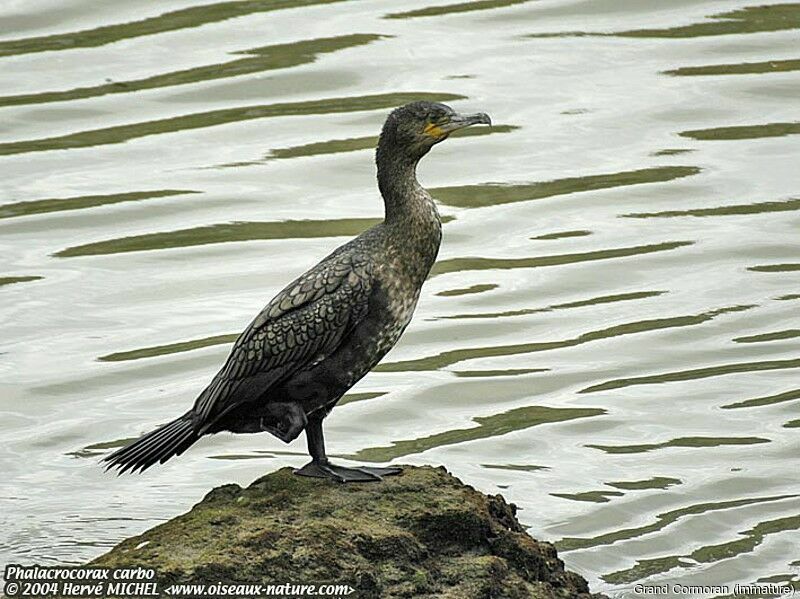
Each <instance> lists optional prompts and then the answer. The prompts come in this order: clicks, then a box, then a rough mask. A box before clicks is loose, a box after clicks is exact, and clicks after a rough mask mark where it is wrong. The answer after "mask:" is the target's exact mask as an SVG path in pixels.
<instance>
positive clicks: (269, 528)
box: [90, 466, 599, 599]
mask: <svg viewBox="0 0 800 599" xmlns="http://www.w3.org/2000/svg"><path fill="white" fill-rule="evenodd" d="M515 511H516V510H515V507H514V506H513V505H509V504H507V503H506V502H505V500H504V499H503V498H502V497H501V496H500V495H496V496H486V495H484V494H482V493H479V492H478V491H476V490H475V489H473V488H472V487H469V486H466V485H464V484H462V483H461V482H460V481H459V480H458V479H456V478H455V477H453V476H451V475H450V474H448V473H447V471H446V470H445V469H444V468H432V467H413V466H406V467H405V468H404V471H403V473H402V474H401V475H399V476H393V477H387V478H386V479H385V480H384V481H383V482H381V483H375V484H350V485H339V484H336V483H331V482H327V481H320V480H317V479H309V478H302V477H299V476H294V475H293V474H292V472H291V470H290V469H289V468H283V469H281V470H278V471H277V472H273V473H272V474H268V475H266V476H264V477H262V478H259V479H258V480H256V481H255V482H253V483H252V484H251V485H250V486H249V487H247V488H246V489H243V488H241V487H239V486H238V485H225V486H222V487H218V488H216V489H214V490H213V491H211V492H210V493H209V494H208V495H207V496H206V497H205V498H204V499H203V500H202V501H201V502H200V503H198V504H197V505H195V506H194V508H192V510H191V511H190V512H188V513H186V514H183V515H181V516H178V517H176V518H174V519H172V520H170V521H168V522H166V523H164V524H161V525H160V526H157V527H155V528H153V529H151V530H149V531H147V532H145V533H144V534H142V535H140V536H137V537H133V538H130V539H127V540H125V541H123V542H122V543H120V544H119V545H118V546H117V547H115V548H114V549H113V550H111V551H110V552H109V553H107V554H105V555H102V556H101V557H99V558H97V559H96V560H94V561H93V562H92V563H91V564H90V565H92V566H106V567H128V566H143V567H151V568H155V569H156V571H157V572H158V575H159V581H160V589H164V588H166V587H168V586H169V585H171V584H179V583H194V584H203V583H206V584H213V583H223V584H247V583H257V584H266V585H268V584H283V583H294V584H347V585H350V586H351V587H353V588H354V589H355V592H354V593H352V594H351V595H349V596H350V597H358V598H365V599H373V598H374V599H394V598H400V597H408V598H419V599H425V598H434V597H436V598H447V599H472V598H479V597H480V598H487V599H488V598H498V599H517V598H519V599H522V598H555V597H575V598H588V597H590V596H592V595H590V594H589V589H588V586H587V584H586V581H585V580H584V579H583V578H581V577H580V576H579V575H577V574H574V573H572V572H567V571H565V570H564V567H563V563H562V562H561V560H559V559H558V557H557V556H556V551H555V549H554V547H553V546H552V545H551V544H549V543H542V542H538V541H535V540H534V539H532V538H531V537H530V536H528V535H527V534H526V533H525V532H524V530H523V529H522V527H521V526H520V524H519V522H518V521H517V519H516V517H515ZM594 597H599V595H594Z"/></svg>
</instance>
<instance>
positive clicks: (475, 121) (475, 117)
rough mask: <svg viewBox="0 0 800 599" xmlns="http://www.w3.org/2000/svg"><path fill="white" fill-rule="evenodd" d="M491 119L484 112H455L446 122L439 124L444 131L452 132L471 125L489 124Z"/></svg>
mask: <svg viewBox="0 0 800 599" xmlns="http://www.w3.org/2000/svg"><path fill="white" fill-rule="evenodd" d="M491 124H492V119H490V118H489V115H488V114H486V113H485V112H478V113H476V114H466V115H462V114H456V115H453V117H452V118H451V119H450V121H449V122H448V123H445V124H444V125H439V127H440V128H441V129H442V131H443V132H444V133H452V132H453V131H458V130H459V129H464V128H465V127H469V126H471V125H491Z"/></svg>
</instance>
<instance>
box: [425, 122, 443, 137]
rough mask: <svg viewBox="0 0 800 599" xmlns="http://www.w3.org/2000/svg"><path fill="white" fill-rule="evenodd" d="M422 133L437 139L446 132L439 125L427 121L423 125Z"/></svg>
mask: <svg viewBox="0 0 800 599" xmlns="http://www.w3.org/2000/svg"><path fill="white" fill-rule="evenodd" d="M423 133H425V135H429V136H430V137H432V138H434V139H439V138H441V137H444V136H445V135H446V132H445V130H444V129H442V128H441V127H440V126H439V125H435V124H433V123H428V124H427V125H425V129H424V130H423Z"/></svg>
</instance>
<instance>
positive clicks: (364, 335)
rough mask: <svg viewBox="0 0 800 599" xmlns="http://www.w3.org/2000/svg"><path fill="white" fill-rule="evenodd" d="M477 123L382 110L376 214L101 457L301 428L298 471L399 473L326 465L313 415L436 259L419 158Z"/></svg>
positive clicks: (415, 105)
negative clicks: (153, 425) (134, 435)
mask: <svg viewBox="0 0 800 599" xmlns="http://www.w3.org/2000/svg"><path fill="white" fill-rule="evenodd" d="M478 123H482V124H486V125H490V124H491V120H490V119H489V117H488V115H486V114H483V113H479V114H473V115H469V116H462V115H459V114H457V113H456V112H455V111H454V110H453V109H452V108H450V107H449V106H445V105H444V104H439V103H433V102H412V103H411V104H406V105H405V106H402V107H400V108H397V109H395V110H394V111H393V112H392V113H391V114H389V116H388V118H387V119H386V122H385V123H384V125H383V129H382V130H381V135H380V139H379V141H378V149H377V151H376V154H375V162H376V163H377V167H378V188H379V189H380V192H381V195H382V196H383V201H384V204H385V208H386V212H385V218H384V220H383V222H381V223H380V224H378V225H376V226H374V227H372V228H371V229H368V230H367V231H364V232H363V233H362V234H361V235H359V236H358V237H356V238H355V239H353V240H351V241H349V242H348V243H346V244H344V245H343V246H341V247H339V248H337V249H336V250H334V252H333V253H331V254H330V255H329V256H327V257H326V258H325V259H324V260H322V262H320V263H319V264H317V265H316V266H314V267H313V268H312V269H311V270H309V271H308V272H306V273H305V274H303V275H301V276H300V277H299V278H297V279H296V280H295V281H293V282H292V283H290V284H289V286H288V287H286V288H285V289H284V290H283V291H281V292H280V293H279V294H278V295H276V296H275V298H274V299H273V300H272V301H271V302H269V304H267V306H266V307H265V308H264V309H263V310H262V311H261V313H260V314H259V315H258V316H256V318H255V320H253V322H251V323H250V325H249V326H248V327H247V329H245V331H244V332H243V333H242V334H241V335H240V336H239V338H238V339H237V340H236V342H235V343H234V345H233V349H232V350H231V353H230V355H229V356H228V359H227V361H226V362H225V365H224V366H223V367H222V369H221V370H220V371H219V372H218V373H217V374H216V376H215V377H214V379H213V380H212V381H211V383H210V384H209V385H208V387H206V389H205V390H204V391H203V392H202V393H201V394H200V396H199V397H198V398H197V400H196V401H195V404H194V407H192V409H191V410H189V411H188V412H186V414H184V415H183V416H180V417H179V418H177V419H175V420H173V421H172V422H169V423H167V424H165V425H163V426H161V427H160V428H157V429H156V430H154V431H151V432H149V433H147V434H145V435H144V436H142V437H140V438H139V439H138V440H136V441H134V442H133V443H131V444H130V445H128V446H126V447H123V448H122V449H119V450H118V451H115V452H114V453H112V454H111V455H109V456H107V457H106V458H105V459H104V461H106V462H108V468H112V467H116V468H118V469H119V471H120V473H122V472H125V471H126V470H131V471H132V472H135V471H137V470H139V471H143V470H145V469H146V468H149V467H150V466H152V465H153V464H155V463H156V462H160V463H164V462H165V461H166V460H168V459H169V458H171V457H172V456H174V455H180V454H181V453H183V452H184V451H185V450H186V449H187V448H188V447H189V446H190V445H192V444H193V443H194V442H195V441H197V440H198V439H199V438H200V437H202V436H203V435H207V434H211V433H217V432H220V431H231V432H234V433H258V432H262V431H267V432H270V433H272V434H273V435H275V436H276V437H278V438H279V439H280V440H282V441H284V442H285V443H289V442H290V441H293V440H294V439H296V438H297V436H298V435H299V434H300V433H301V432H302V431H303V430H305V431H306V437H307V440H308V451H309V453H310V454H311V461H310V462H309V463H308V464H306V465H305V466H303V467H302V468H300V469H298V470H295V473H296V474H299V475H303V476H314V477H319V478H329V479H333V480H336V481H339V482H350V481H372V480H381V476H384V475H389V474H397V473H398V472H400V469H399V468H373V467H366V466H362V467H357V468H347V467H344V466H337V465H334V464H332V463H331V462H330V461H328V458H327V456H326V455H325V445H324V441H323V436H322V420H323V419H324V418H325V416H327V415H328V413H329V412H330V411H331V409H332V408H333V406H334V405H336V402H337V401H339V399H340V398H341V397H342V395H344V393H345V392H346V391H347V390H348V389H350V387H352V386H353V385H354V384H355V383H356V382H357V381H358V380H359V379H361V377H363V376H364V375H365V374H367V372H369V371H370V370H371V369H372V368H373V367H374V366H375V365H376V364H377V363H378V362H379V361H380V360H381V358H383V356H384V355H385V354H386V353H387V352H388V351H389V350H390V349H391V348H392V347H393V346H394V344H395V343H396V342H397V340H398V339H399V337H400V335H401V334H402V333H403V331H404V330H405V328H406V326H408V323H409V322H410V320H411V315H412V313H413V312H414V308H415V307H416V304H417V299H418V298H419V293H420V288H421V287H422V283H423V282H424V281H425V278H426V277H427V276H428V273H429V272H430V269H431V267H432V266H433V263H434V261H435V260H436V254H437V253H438V251H439V244H440V242H441V238H442V222H441V219H440V217H439V213H438V211H437V210H436V205H435V204H434V202H433V200H432V199H431V196H430V194H428V192H427V191H425V189H423V188H422V186H421V185H420V184H419V182H418V181H417V177H416V167H417V163H418V162H419V160H420V159H421V158H422V157H423V156H425V154H427V153H428V151H429V150H430V149H431V148H432V147H433V146H434V145H435V144H437V143H439V142H440V141H443V140H445V139H447V137H448V136H449V135H450V133H452V132H453V131H456V130H457V129H462V128H464V127H468V126H470V125H475V124H478Z"/></svg>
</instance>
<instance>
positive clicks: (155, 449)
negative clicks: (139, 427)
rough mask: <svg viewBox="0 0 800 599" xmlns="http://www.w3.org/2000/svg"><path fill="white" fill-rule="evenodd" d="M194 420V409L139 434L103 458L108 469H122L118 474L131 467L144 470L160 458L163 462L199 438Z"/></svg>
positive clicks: (133, 469) (181, 451)
mask: <svg viewBox="0 0 800 599" xmlns="http://www.w3.org/2000/svg"><path fill="white" fill-rule="evenodd" d="M199 438H200V437H199V435H198V434H197V433H196V432H195V430H194V426H193V424H192V415H191V413H188V414H184V415H183V416H181V417H180V418H176V419H175V420H173V421H172V422H168V423H167V424H165V425H163V426H160V427H159V428H157V429H155V430H154V431H150V432H149V433H146V434H145V435H143V436H141V437H139V438H138V439H137V440H136V441H134V442H133V443H131V444H130V445H126V446H125V447H123V448H121V449H118V450H117V451H115V452H114V453H112V454H111V455H109V456H106V457H105V458H103V461H104V462H108V464H107V466H106V470H109V469H110V468H117V469H119V474H122V473H123V472H126V471H128V470H130V471H131V472H136V471H137V470H138V471H139V472H143V471H145V470H147V469H148V468H149V467H150V466H152V465H153V464H155V463H156V462H159V463H161V464H163V463H164V462H166V461H167V460H168V459H170V458H171V457H172V456H175V455H180V454H182V453H183V452H184V451H186V450H187V449H188V448H189V446H191V445H192V444H193V443H194V442H195V441H197V440H198V439H199Z"/></svg>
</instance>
